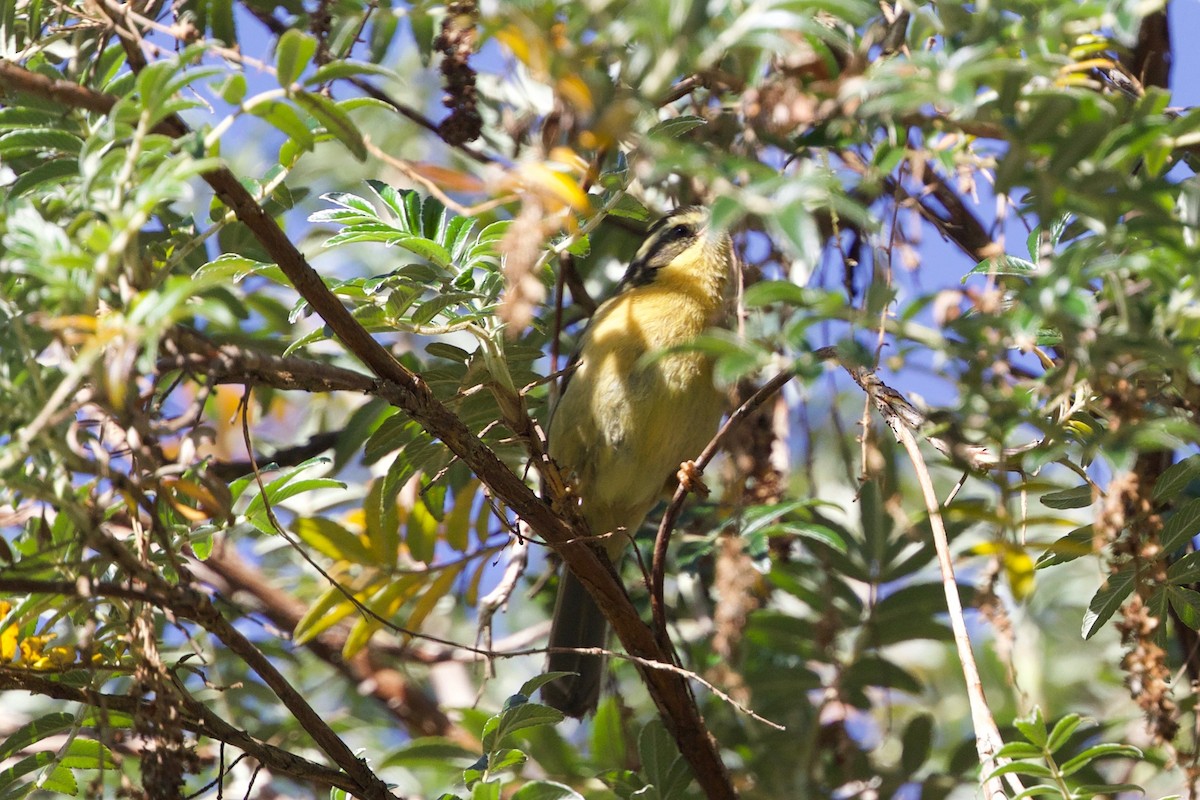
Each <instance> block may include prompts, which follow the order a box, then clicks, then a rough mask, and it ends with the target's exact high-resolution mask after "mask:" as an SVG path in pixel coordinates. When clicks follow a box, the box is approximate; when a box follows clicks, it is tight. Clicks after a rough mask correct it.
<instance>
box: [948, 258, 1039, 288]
mask: <svg viewBox="0 0 1200 800" xmlns="http://www.w3.org/2000/svg"><path fill="white" fill-rule="evenodd" d="M1037 268H1038V266H1037V264H1035V263H1033V262H1032V261H1027V260H1026V259H1024V258H1018V257H1017V256H1009V255H1004V256H999V257H997V258H985V259H984V260H983V261H980V262H979V263H978V264H976V265H975V266H974V267H973V268H972V269H971V271H970V272H968V273H967V274H966V275H964V276H963V278H962V282H963V283H966V282H967V278H968V277H969V276H971V275H1019V276H1021V277H1026V278H1027V277H1029V276H1030V275H1031V274H1033V273H1036V272H1037Z"/></svg>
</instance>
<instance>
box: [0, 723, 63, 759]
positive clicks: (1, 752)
mask: <svg viewBox="0 0 1200 800" xmlns="http://www.w3.org/2000/svg"><path fill="white" fill-rule="evenodd" d="M74 726H75V715H74V714H68V713H66V712H55V713H52V714H46V715H44V716H41V717H38V718H37V719H35V720H33V721H31V722H27V723H25V724H24V725H22V726H21V727H19V728H17V729H16V730H15V731H13V732H12V733H10V734H9V735H8V736H6V737H5V738H4V741H0V761H3V760H5V759H7V758H9V757H10V756H12V755H13V754H14V753H19V752H21V751H22V750H24V749H25V748H26V747H29V745H31V744H37V743H38V742H40V741H42V740H43V739H46V738H48V737H50V736H55V735H57V734H60V733H64V732H65V731H69V730H71V728H73V727H74Z"/></svg>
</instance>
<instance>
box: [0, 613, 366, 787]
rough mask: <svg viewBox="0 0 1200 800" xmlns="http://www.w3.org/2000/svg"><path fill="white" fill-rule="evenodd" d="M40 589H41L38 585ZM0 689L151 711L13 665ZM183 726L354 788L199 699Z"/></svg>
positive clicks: (186, 711)
mask: <svg viewBox="0 0 1200 800" xmlns="http://www.w3.org/2000/svg"><path fill="white" fill-rule="evenodd" d="M39 591H41V590H40V589H39ZM0 690H4V691H26V692H30V693H31V694H39V695H42V696H44V697H52V698H54V699H56V700H65V701H67V702H72V703H81V704H83V705H86V706H91V707H93V708H104V709H108V710H110V711H121V712H124V713H126V714H129V715H131V716H133V715H136V714H139V713H142V714H152V713H153V712H152V710H151V709H149V703H147V702H146V701H144V700H140V699H138V698H136V697H129V696H128V695H120V694H105V693H103V692H99V691H96V690H95V689H89V688H85V687H80V686H73V685H71V684H68V683H64V682H63V681H59V680H54V679H52V678H49V677H45V676H43V675H39V674H38V673H37V672H34V671H32V670H22V669H17V668H14V667H8V666H4V667H0ZM179 711H180V713H181V716H182V723H183V726H184V727H185V728H186V729H187V730H189V731H191V732H192V733H195V734H198V735H200V736H207V737H208V738H210V739H213V740H214V741H218V742H225V743H226V744H229V745H233V746H234V747H236V748H238V749H239V750H241V751H243V752H244V753H247V754H249V755H250V756H252V757H254V758H255V759H256V760H257V761H258V762H259V763H260V764H262V765H263V766H265V767H267V768H268V769H270V770H271V771H273V772H276V773H278V774H280V775H289V776H291V777H293V778H296V779H297V780H302V781H306V782H309V783H316V784H319V785H321V786H325V787H329V786H335V787H337V788H339V789H343V790H345V791H347V792H357V791H358V787H357V786H356V785H355V783H354V781H352V780H351V779H350V778H349V777H348V776H347V775H346V774H345V773H344V772H342V771H340V770H336V769H330V768H329V767H326V766H323V765H321V764H318V763H316V762H315V761H309V760H308V759H305V758H301V757H300V756H297V755H295V754H294V753H291V752H289V751H287V750H284V749H282V748H279V747H275V746H274V745H270V744H267V743H265V742H260V741H258V740H257V739H255V738H253V737H252V736H250V735H249V734H247V733H245V732H244V731H240V730H238V729H237V728H235V727H234V726H232V725H230V724H229V723H228V722H225V721H224V720H222V719H221V718H220V717H218V716H217V715H215V714H213V713H212V712H211V711H210V710H209V709H208V707H207V706H205V705H204V704H203V703H200V702H199V701H198V700H195V699H194V698H191V697H190V696H189V697H188V698H185V707H184V708H181V709H179Z"/></svg>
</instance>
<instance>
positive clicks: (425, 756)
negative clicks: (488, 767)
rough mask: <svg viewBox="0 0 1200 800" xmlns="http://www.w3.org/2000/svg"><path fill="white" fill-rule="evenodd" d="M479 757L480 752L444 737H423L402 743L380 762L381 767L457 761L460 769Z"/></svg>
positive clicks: (428, 764)
mask: <svg viewBox="0 0 1200 800" xmlns="http://www.w3.org/2000/svg"><path fill="white" fill-rule="evenodd" d="M478 758H479V754H478V753H476V752H473V751H471V750H468V749H466V748H465V747H463V746H462V745H460V744H458V743H456V742H453V741H451V740H450V739H446V738H443V737H422V738H420V739H415V740H413V741H411V742H408V743H406V744H403V745H401V746H400V747H398V748H397V749H396V750H394V751H393V752H392V753H391V754H390V755H389V756H388V757H387V758H385V759H384V760H383V763H381V764H380V766H381V767H405V768H408V769H411V768H412V767H442V766H445V765H447V764H450V763H452V762H455V761H462V762H464V763H462V764H460V765H458V768H459V769H462V768H465V767H466V766H467V765H468V764H470V763H472V762H474V761H475V760H477V759H478Z"/></svg>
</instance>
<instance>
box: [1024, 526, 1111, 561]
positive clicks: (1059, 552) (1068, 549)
mask: <svg viewBox="0 0 1200 800" xmlns="http://www.w3.org/2000/svg"><path fill="white" fill-rule="evenodd" d="M1095 541H1096V532H1095V528H1094V527H1092V525H1090V524H1088V525H1084V526H1082V527H1079V528H1076V529H1075V530H1073V531H1071V532H1070V533H1068V534H1067V535H1066V536H1063V537H1062V538H1060V539H1058V540H1057V541H1056V542H1054V544H1052V545H1050V546H1049V547H1047V548H1046V552H1044V553H1042V554H1041V556H1039V557H1038V560H1037V567H1036V568H1037V569H1042V568H1044V567H1053V566H1055V565H1056V564H1065V563H1067V562H1068V561H1074V560H1075V559H1077V558H1079V557H1080V556H1085V555H1088V554H1089V553H1091V552H1092V547H1093V546H1094V544H1095Z"/></svg>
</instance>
